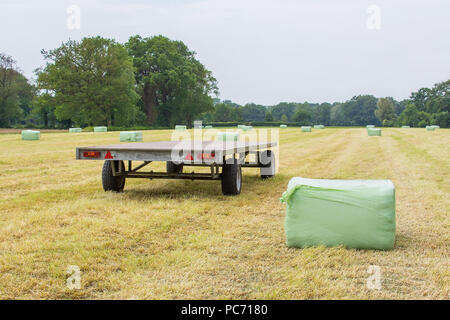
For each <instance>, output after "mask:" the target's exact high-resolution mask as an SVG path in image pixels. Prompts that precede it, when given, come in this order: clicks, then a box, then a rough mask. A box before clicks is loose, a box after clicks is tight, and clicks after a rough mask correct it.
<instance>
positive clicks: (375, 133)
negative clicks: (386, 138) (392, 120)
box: [367, 128, 381, 136]
mask: <svg viewBox="0 0 450 320" xmlns="http://www.w3.org/2000/svg"><path fill="white" fill-rule="evenodd" d="M367 135H368V136H381V129H380V128H367Z"/></svg>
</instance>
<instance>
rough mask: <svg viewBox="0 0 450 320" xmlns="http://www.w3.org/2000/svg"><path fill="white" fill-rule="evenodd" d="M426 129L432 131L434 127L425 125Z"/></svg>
mask: <svg viewBox="0 0 450 320" xmlns="http://www.w3.org/2000/svg"><path fill="white" fill-rule="evenodd" d="M426 129H427V131H434V130H435V129H436V128H435V127H433V126H426Z"/></svg>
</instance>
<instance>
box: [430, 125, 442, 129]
mask: <svg viewBox="0 0 450 320" xmlns="http://www.w3.org/2000/svg"><path fill="white" fill-rule="evenodd" d="M431 127H433V128H434V129H440V128H441V127H440V126H436V125H432V126H431Z"/></svg>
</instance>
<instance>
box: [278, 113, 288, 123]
mask: <svg viewBox="0 0 450 320" xmlns="http://www.w3.org/2000/svg"><path fill="white" fill-rule="evenodd" d="M280 120H281V121H282V122H288V117H287V115H285V114H283V115H282V116H281V118H280Z"/></svg>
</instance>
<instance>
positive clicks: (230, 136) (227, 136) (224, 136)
mask: <svg viewBox="0 0 450 320" xmlns="http://www.w3.org/2000/svg"><path fill="white" fill-rule="evenodd" d="M217 140H218V141H238V140H239V133H238V132H218V133H217Z"/></svg>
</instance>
